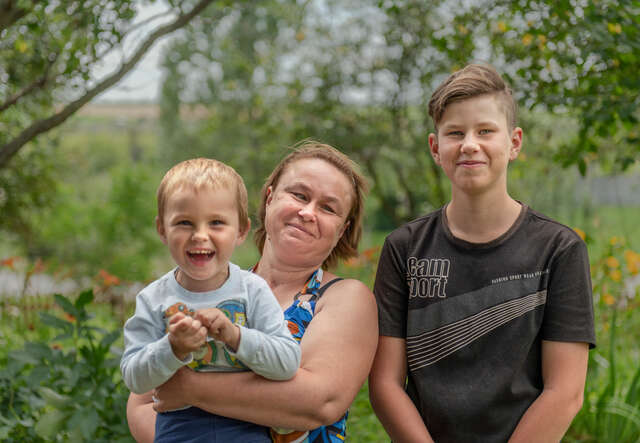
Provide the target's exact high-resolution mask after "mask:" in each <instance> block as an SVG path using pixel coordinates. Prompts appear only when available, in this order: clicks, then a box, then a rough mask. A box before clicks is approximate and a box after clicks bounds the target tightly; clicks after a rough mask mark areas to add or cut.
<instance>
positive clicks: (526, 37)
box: [522, 34, 533, 46]
mask: <svg viewBox="0 0 640 443" xmlns="http://www.w3.org/2000/svg"><path fill="white" fill-rule="evenodd" d="M532 41H533V36H532V35H531V34H525V35H524V36H522V44H523V45H526V46H529V45H530V44H531V42H532Z"/></svg>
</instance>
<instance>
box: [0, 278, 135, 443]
mask: <svg viewBox="0 0 640 443" xmlns="http://www.w3.org/2000/svg"><path fill="white" fill-rule="evenodd" d="M54 298H55V302H56V304H57V305H58V306H59V307H61V308H62V310H63V311H64V315H63V317H64V318H60V317H57V316H54V315H51V314H48V313H41V314H40V316H41V320H42V322H44V323H45V324H46V325H48V326H50V327H51V328H53V329H55V330H58V331H60V334H59V335H58V336H57V337H55V338H54V340H53V341H52V343H46V342H27V343H25V345H24V347H23V348H22V349H18V350H13V351H10V352H9V354H8V357H7V361H6V363H5V364H0V367H2V368H3V369H2V370H1V371H0V440H2V441H6V442H18V441H33V442H39V441H93V442H99V441H105V442H106V441H109V442H112V441H133V440H132V439H131V437H130V435H129V431H128V428H127V421H126V416H125V414H126V412H125V404H126V400H127V396H128V391H127V389H126V388H125V387H124V385H123V384H122V383H120V382H119V381H120V371H119V360H120V356H119V352H118V351H116V350H114V349H112V345H113V343H114V342H115V341H116V340H117V339H118V337H119V336H120V330H119V329H118V330H116V331H114V332H106V331H104V330H103V329H101V328H98V327H96V326H92V325H90V320H91V318H92V316H91V314H89V313H88V312H87V311H86V309H85V307H86V306H87V305H88V304H89V303H91V301H92V300H93V292H92V291H91V290H88V291H85V292H83V293H81V294H80V295H79V296H78V298H77V299H76V300H75V302H73V303H72V302H71V301H70V300H69V299H67V298H65V297H63V296H61V295H58V294H56V295H55V296H54Z"/></svg>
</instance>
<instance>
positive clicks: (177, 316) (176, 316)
mask: <svg viewBox="0 0 640 443" xmlns="http://www.w3.org/2000/svg"><path fill="white" fill-rule="evenodd" d="M184 317H185V315H184V314H183V313H182V312H178V313H176V314H173V315H172V316H171V317H169V324H170V325H174V324H176V323H178V322H179V321H180V320H182V319H183V318H184Z"/></svg>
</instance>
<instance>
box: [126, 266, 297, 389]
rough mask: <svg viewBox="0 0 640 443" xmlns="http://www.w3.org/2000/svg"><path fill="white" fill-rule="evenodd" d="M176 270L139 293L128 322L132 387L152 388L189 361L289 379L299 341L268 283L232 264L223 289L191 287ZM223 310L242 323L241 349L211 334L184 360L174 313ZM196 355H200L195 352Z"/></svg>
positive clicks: (208, 367) (206, 367)
mask: <svg viewBox="0 0 640 443" xmlns="http://www.w3.org/2000/svg"><path fill="white" fill-rule="evenodd" d="M175 271H176V269H173V270H171V271H170V272H168V273H166V274H165V275H164V276H162V277H161V278H159V279H158V280H156V281H154V282H153V283H151V284H150V285H149V286H147V287H146V288H144V289H143V290H142V291H140V293H139V294H138V295H137V297H136V311H135V314H134V315H133V316H132V317H131V318H130V319H129V320H127V322H126V323H125V326H124V344H125V350H124V354H123V355H122V360H121V362H120V369H121V370H122V376H123V379H124V382H125V384H126V385H127V387H128V388H129V389H130V390H131V391H132V392H135V393H138V394H140V393H144V392H148V391H150V390H152V389H154V388H156V387H158V386H160V385H161V384H162V383H164V382H165V381H167V380H168V379H169V378H171V376H172V375H173V374H174V373H175V372H176V371H177V370H178V369H179V368H180V367H182V366H184V365H185V364H188V365H189V366H192V367H193V368H194V369H195V370H197V371H242V370H246V369H250V370H252V371H253V372H255V373H256V374H259V375H261V376H263V377H265V378H269V379H272V380H287V379H289V378H291V377H293V375H294V374H295V373H296V370H297V369H298V366H299V365H300V346H299V345H298V343H297V342H296V341H295V340H294V339H293V337H292V336H291V333H290V332H289V330H288V329H287V326H286V322H285V320H284V315H283V313H282V310H281V308H280V305H279V304H278V301H277V300H276V298H275V296H274V295H273V293H272V292H271V289H270V288H269V286H268V285H267V283H266V282H265V281H264V280H263V279H262V278H261V277H259V276H257V275H255V274H253V273H251V272H248V271H244V270H242V269H240V268H239V267H238V266H236V265H234V264H233V263H229V278H228V279H227V281H226V282H225V283H224V284H223V285H222V286H221V287H220V288H218V289H216V290H214V291H209V292H191V291H188V290H186V289H184V288H183V287H182V286H180V284H179V283H178V282H177V281H176V279H175ZM212 307H216V308H218V309H221V310H222V311H223V312H225V314H227V316H228V317H229V318H230V319H231V321H232V322H233V323H235V324H237V325H239V327H240V344H239V345H238V349H237V351H236V352H233V351H231V349H229V348H228V347H226V346H224V344H223V343H221V342H218V341H214V340H213V339H211V338H209V339H208V340H209V341H208V343H207V345H205V347H203V349H202V350H201V351H202V352H197V353H191V355H189V356H188V357H187V358H186V359H185V360H184V361H183V360H179V359H178V358H177V357H176V356H175V354H174V353H173V350H172V349H171V344H170V343H169V338H168V334H167V325H168V320H169V317H170V315H171V314H172V313H175V312H177V311H182V312H184V313H185V314H187V315H188V314H189V312H188V311H197V310H198V309H203V308H212ZM194 354H196V355H194Z"/></svg>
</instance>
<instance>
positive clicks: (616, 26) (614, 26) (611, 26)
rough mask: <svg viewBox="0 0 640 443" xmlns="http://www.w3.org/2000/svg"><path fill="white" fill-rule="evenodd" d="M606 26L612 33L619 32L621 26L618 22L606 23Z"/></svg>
mask: <svg viewBox="0 0 640 443" xmlns="http://www.w3.org/2000/svg"><path fill="white" fill-rule="evenodd" d="M607 28H608V29H609V32H610V33H612V34H620V33H621V32H622V26H620V23H607Z"/></svg>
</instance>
